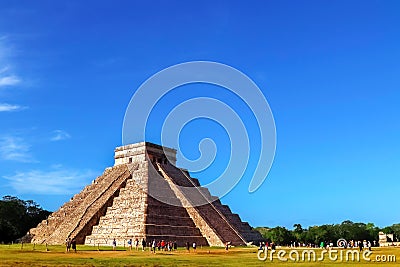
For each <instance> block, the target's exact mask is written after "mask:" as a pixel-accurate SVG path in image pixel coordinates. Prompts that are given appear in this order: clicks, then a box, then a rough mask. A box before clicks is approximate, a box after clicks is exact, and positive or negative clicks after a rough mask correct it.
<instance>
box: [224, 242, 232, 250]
mask: <svg viewBox="0 0 400 267" xmlns="http://www.w3.org/2000/svg"><path fill="white" fill-rule="evenodd" d="M230 243H231V242H226V243H225V250H226V251H228V249H229V244H230Z"/></svg>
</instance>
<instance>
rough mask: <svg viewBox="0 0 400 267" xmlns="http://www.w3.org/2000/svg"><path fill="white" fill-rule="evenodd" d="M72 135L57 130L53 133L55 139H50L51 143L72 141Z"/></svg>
mask: <svg viewBox="0 0 400 267" xmlns="http://www.w3.org/2000/svg"><path fill="white" fill-rule="evenodd" d="M70 138H71V135H70V134H69V133H67V132H66V131H63V130H55V131H53V137H52V138H51V139H50V141H61V140H66V139H70Z"/></svg>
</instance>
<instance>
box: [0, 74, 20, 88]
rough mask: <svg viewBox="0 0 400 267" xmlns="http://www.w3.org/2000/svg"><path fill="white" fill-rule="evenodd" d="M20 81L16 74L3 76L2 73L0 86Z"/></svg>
mask: <svg viewBox="0 0 400 267" xmlns="http://www.w3.org/2000/svg"><path fill="white" fill-rule="evenodd" d="M20 82H21V80H20V78H18V77H17V76H15V75H9V76H2V75H1V74H0V87H3V86H11V85H16V84H18V83H20Z"/></svg>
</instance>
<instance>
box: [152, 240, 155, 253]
mask: <svg viewBox="0 0 400 267" xmlns="http://www.w3.org/2000/svg"><path fill="white" fill-rule="evenodd" d="M151 252H152V253H156V241H155V240H153V242H152V243H151Z"/></svg>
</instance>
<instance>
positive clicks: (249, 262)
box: [0, 244, 400, 267]
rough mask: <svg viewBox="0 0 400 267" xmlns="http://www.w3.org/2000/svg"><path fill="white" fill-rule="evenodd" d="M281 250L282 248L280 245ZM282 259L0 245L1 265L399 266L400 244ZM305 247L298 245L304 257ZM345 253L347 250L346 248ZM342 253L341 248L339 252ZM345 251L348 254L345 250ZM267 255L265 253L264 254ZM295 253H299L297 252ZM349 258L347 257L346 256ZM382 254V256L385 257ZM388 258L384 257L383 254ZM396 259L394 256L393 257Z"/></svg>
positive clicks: (236, 251)
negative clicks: (362, 252) (361, 252)
mask: <svg viewBox="0 0 400 267" xmlns="http://www.w3.org/2000/svg"><path fill="white" fill-rule="evenodd" d="M277 251H279V249H277ZM285 251H286V252H287V254H286V256H284V257H285V258H286V259H288V261H287V262H282V261H279V260H278V258H277V257H276V255H274V257H273V261H272V262H271V261H270V259H269V256H268V259H267V260H265V261H260V260H259V259H258V258H257V252H258V251H257V248H254V247H253V248H250V247H247V248H231V249H230V250H229V251H228V252H226V251H225V250H224V249H223V248H208V247H207V248H198V249H197V251H196V252H193V251H192V250H191V251H190V253H188V252H187V251H186V250H185V249H184V248H179V249H178V251H175V252H158V251H157V253H156V254H152V253H150V252H149V251H144V252H143V251H141V250H140V251H134V250H133V251H127V250H126V249H125V248H118V250H117V251H112V250H111V248H109V247H100V251H98V250H97V248H94V247H89V246H78V251H77V253H74V252H70V253H65V251H64V247H63V246H49V247H48V251H46V247H45V246H35V248H34V247H33V245H31V244H25V245H24V247H23V248H21V245H20V244H19V245H17V244H16V245H0V266H246V267H247V266H282V267H284V266H321V265H322V266H325V267H329V266H336V267H338V266H343V265H344V266H398V265H399V261H400V248H374V249H373V250H372V254H371V255H370V256H369V258H370V259H371V261H369V262H367V261H364V260H363V259H362V258H361V259H360V262H356V261H348V262H346V261H345V260H344V261H342V262H340V261H339V260H337V261H332V260H330V259H329V256H328V255H325V257H324V260H323V261H316V262H312V261H307V257H306V261H299V262H293V261H291V260H290V259H289V255H288V254H289V252H290V250H289V249H285ZM302 251H303V250H302V249H298V252H299V254H300V260H301V253H302ZM321 251H322V250H320V249H316V250H315V252H316V255H317V259H318V258H319V257H320V255H321ZM343 252H344V253H345V251H343ZM338 255H340V252H338ZM344 255H345V254H344ZM378 255H379V256H382V255H384V256H385V257H386V258H387V260H388V259H389V258H390V257H389V256H390V255H393V256H395V258H396V260H397V261H398V262H376V259H377V258H376V256H378ZM261 256H263V255H261ZM293 256H295V254H293ZM343 258H345V257H343ZM381 258H382V257H381ZM383 258H384V257H383ZM390 260H391V261H394V258H391V259H390Z"/></svg>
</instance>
